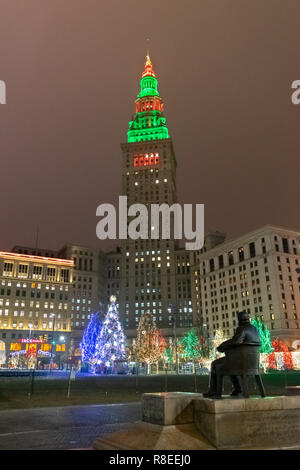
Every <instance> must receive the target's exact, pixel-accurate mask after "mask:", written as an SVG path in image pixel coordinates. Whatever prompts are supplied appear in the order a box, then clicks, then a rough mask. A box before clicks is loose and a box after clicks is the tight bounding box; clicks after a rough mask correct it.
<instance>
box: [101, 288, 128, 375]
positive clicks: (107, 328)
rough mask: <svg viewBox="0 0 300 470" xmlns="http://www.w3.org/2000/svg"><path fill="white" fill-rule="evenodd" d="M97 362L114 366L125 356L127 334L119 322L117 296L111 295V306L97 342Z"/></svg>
mask: <svg viewBox="0 0 300 470" xmlns="http://www.w3.org/2000/svg"><path fill="white" fill-rule="evenodd" d="M96 355H97V364H104V365H105V366H107V367H110V366H111V367H113V365H114V363H115V362H116V361H121V360H123V359H124V358H125V335H124V332H123V329H122V326H121V323H120V322H119V315H118V310H117V307H116V298H115V297H114V296H111V298H110V306H109V308H108V312H107V314H106V316H105V319H104V322H103V324H102V328H101V332H100V335H99V337H98V339H97V342H96Z"/></svg>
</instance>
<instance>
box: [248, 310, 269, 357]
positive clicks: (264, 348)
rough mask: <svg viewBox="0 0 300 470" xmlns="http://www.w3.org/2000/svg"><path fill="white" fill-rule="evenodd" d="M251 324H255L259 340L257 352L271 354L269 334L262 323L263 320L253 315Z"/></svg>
mask: <svg viewBox="0 0 300 470" xmlns="http://www.w3.org/2000/svg"><path fill="white" fill-rule="evenodd" d="M251 325H253V326H255V328H257V329H258V333H259V338H260V342H261V346H260V350H259V352H260V353H262V354H271V353H272V351H273V347H272V343H271V335H270V331H269V329H268V327H267V326H266V325H265V324H264V322H263V321H262V320H261V319H260V318H259V317H254V318H253V319H252V320H251Z"/></svg>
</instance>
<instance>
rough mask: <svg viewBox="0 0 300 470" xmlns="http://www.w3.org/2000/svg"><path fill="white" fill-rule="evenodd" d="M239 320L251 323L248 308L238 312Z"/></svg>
mask: <svg viewBox="0 0 300 470" xmlns="http://www.w3.org/2000/svg"><path fill="white" fill-rule="evenodd" d="M237 316H238V321H239V323H249V322H250V315H249V313H248V312H247V310H243V311H242V312H238V314H237Z"/></svg>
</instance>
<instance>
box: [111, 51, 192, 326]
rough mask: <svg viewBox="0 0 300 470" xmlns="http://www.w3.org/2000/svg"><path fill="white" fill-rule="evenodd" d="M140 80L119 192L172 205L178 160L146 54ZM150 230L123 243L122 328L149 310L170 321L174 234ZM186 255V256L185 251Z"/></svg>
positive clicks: (141, 200)
mask: <svg viewBox="0 0 300 470" xmlns="http://www.w3.org/2000/svg"><path fill="white" fill-rule="evenodd" d="M140 84H141V91H140V93H139V94H138V96H137V98H136V100H135V115H134V116H133V119H132V120H131V121H130V122H129V129H128V132H127V142H126V143H123V144H122V145H121V148H122V194H123V195H126V196H127V198H128V200H127V202H128V206H130V205H131V204H134V203H142V204H144V205H146V206H147V207H148V208H149V206H150V205H151V204H163V203H166V204H168V205H169V206H171V205H172V204H174V203H175V202H176V200H177V195H176V165H177V164H176V158H175V153H174V149H173V143H172V139H171V138H170V135H169V131H168V128H167V124H166V118H165V117H164V114H163V110H164V104H163V100H162V98H161V96H160V94H159V92H158V86H157V85H158V84H157V78H156V75H155V72H154V70H153V67H152V63H151V60H150V57H149V55H147V57H146V62H145V68H144V71H143V73H142V78H141V82H140ZM149 213H150V209H149V210H148V214H149ZM171 220H172V217H171ZM151 231H153V227H152V226H151V223H150V221H149V224H148V238H147V239H141V238H139V239H137V240H132V239H128V240H123V241H122V266H121V280H122V282H121V292H120V315H121V316H122V320H123V322H124V326H125V328H126V329H133V330H134V329H136V327H137V325H138V322H139V319H140V316H141V315H142V314H143V313H147V312H150V313H152V314H153V316H154V318H155V320H156V323H157V325H158V327H160V328H167V327H170V326H171V324H172V323H171V315H170V311H169V310H170V305H171V304H172V305H174V306H175V305H176V304H177V299H176V297H177V291H176V258H175V250H176V244H175V240H174V239H173V238H172V236H171V238H170V239H162V237H161V236H159V239H157V240H154V239H151ZM186 257H187V259H189V254H188V253H187V254H186ZM187 310H188V309H187ZM190 310H191V308H190ZM191 318H192V313H191V312H188V311H187V312H186V322H185V323H186V325H185V326H189V325H190V324H191ZM178 326H183V325H180V324H178Z"/></svg>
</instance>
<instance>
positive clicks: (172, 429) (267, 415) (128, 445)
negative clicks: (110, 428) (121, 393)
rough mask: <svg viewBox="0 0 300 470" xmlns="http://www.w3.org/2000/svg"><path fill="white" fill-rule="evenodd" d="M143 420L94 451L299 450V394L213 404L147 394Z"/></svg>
mask: <svg viewBox="0 0 300 470" xmlns="http://www.w3.org/2000/svg"><path fill="white" fill-rule="evenodd" d="M142 417H143V421H139V422H137V423H135V424H133V425H131V426H129V427H128V428H126V429H123V430H122V431H118V432H115V433H110V434H106V435H103V436H101V437H100V438H99V439H97V440H96V441H95V443H94V446H93V447H94V449H99V450H100V449H110V450H113V449H114V450H205V449H210V450H211V449H288V448H291V449H292V448H293V449H300V395H298V396H282V397H268V398H254V397H252V398H247V399H245V398H241V399H240V398H238V399H235V398H225V397H224V398H223V399H222V400H213V399H210V398H203V397H202V394H199V393H184V392H171V393H145V394H144V395H143V398H142Z"/></svg>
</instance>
